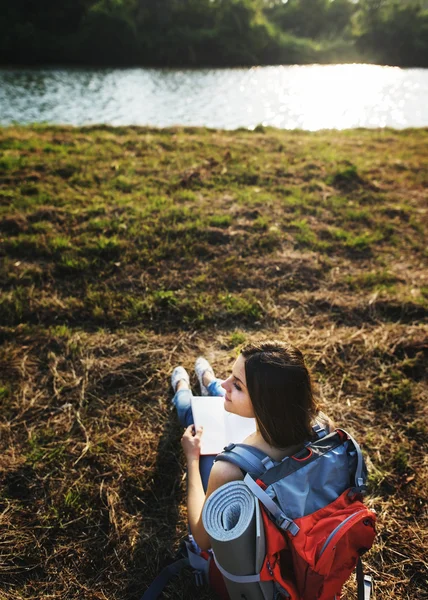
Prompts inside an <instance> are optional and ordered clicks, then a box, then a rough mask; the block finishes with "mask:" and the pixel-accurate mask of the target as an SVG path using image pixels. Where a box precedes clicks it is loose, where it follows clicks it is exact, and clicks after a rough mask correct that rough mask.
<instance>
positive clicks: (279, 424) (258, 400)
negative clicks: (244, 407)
mask: <svg viewBox="0 0 428 600" xmlns="http://www.w3.org/2000/svg"><path fill="white" fill-rule="evenodd" d="M241 354H242V356H243V357H244V359H245V377H246V380H247V388H248V393H249V395H250V398H251V402H252V405H253V408H254V413H255V417H256V420H257V423H258V426H259V429H260V433H261V434H262V436H263V438H264V439H265V440H266V442H267V443H268V444H270V445H271V446H275V447H277V448H286V447H288V446H294V445H296V444H301V443H304V442H305V441H307V440H309V439H310V438H311V437H312V425H313V422H314V419H315V417H316V415H317V413H318V406H317V403H316V402H315V399H314V396H313V392H312V383H311V376H310V373H309V370H308V368H307V367H306V364H305V360H304V358H303V354H302V353H301V352H300V350H299V349H298V348H296V347H295V346H292V345H291V344H288V343H286V342H281V341H277V340H269V341H264V342H261V343H250V344H247V345H246V346H245V347H244V348H243V349H242V350H241Z"/></svg>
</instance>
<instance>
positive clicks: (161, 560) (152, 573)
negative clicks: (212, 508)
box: [125, 414, 190, 600]
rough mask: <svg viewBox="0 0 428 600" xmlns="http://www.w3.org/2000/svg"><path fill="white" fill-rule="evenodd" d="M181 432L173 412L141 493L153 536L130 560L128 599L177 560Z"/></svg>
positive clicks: (134, 599)
mask: <svg viewBox="0 0 428 600" xmlns="http://www.w3.org/2000/svg"><path fill="white" fill-rule="evenodd" d="M180 434H181V429H180V426H179V424H178V421H177V417H176V415H175V414H171V415H170V418H169V419H167V421H166V423H165V426H164V428H163V431H162V435H161V438H160V440H159V444H158V449H157V456H156V462H155V464H154V467H153V475H152V477H151V485H150V487H149V488H148V489H146V490H144V492H143V494H141V501H142V504H143V506H144V508H143V522H144V529H145V531H147V529H149V530H150V531H151V535H144V536H142V537H141V540H140V542H139V543H138V546H137V547H136V549H135V551H134V553H133V558H132V561H130V563H129V569H128V585H127V587H126V590H125V597H126V598H129V600H139V599H140V598H141V597H142V595H143V593H144V592H145V591H146V589H147V587H148V586H149V585H150V584H151V582H152V581H153V580H154V579H155V577H156V576H157V575H158V574H159V573H160V571H161V570H162V569H163V568H164V567H165V566H166V565H168V564H170V563H171V562H174V560H175V555H176V551H175V549H174V547H173V542H174V540H175V539H176V536H177V529H178V527H179V520H180V514H179V507H180V503H181V501H182V490H181V479H182V474H183V466H182V464H181V461H180V452H179V448H180V443H179V436H180ZM184 533H185V532H184V531H183V534H184ZM165 546H166V547H169V552H168V554H165ZM189 579H190V575H189Z"/></svg>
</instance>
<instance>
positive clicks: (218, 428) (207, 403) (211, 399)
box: [191, 396, 256, 454]
mask: <svg viewBox="0 0 428 600" xmlns="http://www.w3.org/2000/svg"><path fill="white" fill-rule="evenodd" d="M191 402H192V412H193V420H194V422H195V427H196V428H198V427H200V426H202V427H203V428H204V432H203V434H202V438H201V454H219V453H220V452H221V451H222V450H223V448H224V447H225V446H227V445H228V444H230V443H234V444H238V443H239V442H243V441H244V440H245V438H246V437H248V436H249V435H250V434H251V433H254V431H255V430H256V420H255V419H247V418H245V417H240V416H239V415H234V414H232V413H229V412H227V411H225V410H224V398H223V397H222V396H192V401H191Z"/></svg>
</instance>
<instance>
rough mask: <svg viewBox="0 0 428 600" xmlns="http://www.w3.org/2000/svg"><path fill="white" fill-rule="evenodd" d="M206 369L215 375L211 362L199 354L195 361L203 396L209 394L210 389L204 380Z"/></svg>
mask: <svg viewBox="0 0 428 600" xmlns="http://www.w3.org/2000/svg"><path fill="white" fill-rule="evenodd" d="M205 371H210V372H211V373H212V374H213V375H214V371H213V368H212V366H211V365H210V363H209V362H208V361H207V360H206V358H204V357H203V356H199V357H198V358H197V359H196V362H195V373H196V376H197V378H198V380H199V385H200V386H201V396H208V390H207V388H206V386H205V385H204V382H203V379H202V378H203V376H204V373H205Z"/></svg>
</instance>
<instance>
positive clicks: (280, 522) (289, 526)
mask: <svg viewBox="0 0 428 600" xmlns="http://www.w3.org/2000/svg"><path fill="white" fill-rule="evenodd" d="M275 523H276V524H277V526H278V527H279V528H280V529H282V530H283V531H288V532H289V533H291V535H292V536H293V537H294V536H295V535H297V534H298V533H299V531H300V527H299V526H298V525H296V523H295V522H294V521H292V520H291V519H289V518H288V517H286V516H285V515H282V516H281V517H278V519H277V520H276V521H275Z"/></svg>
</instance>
